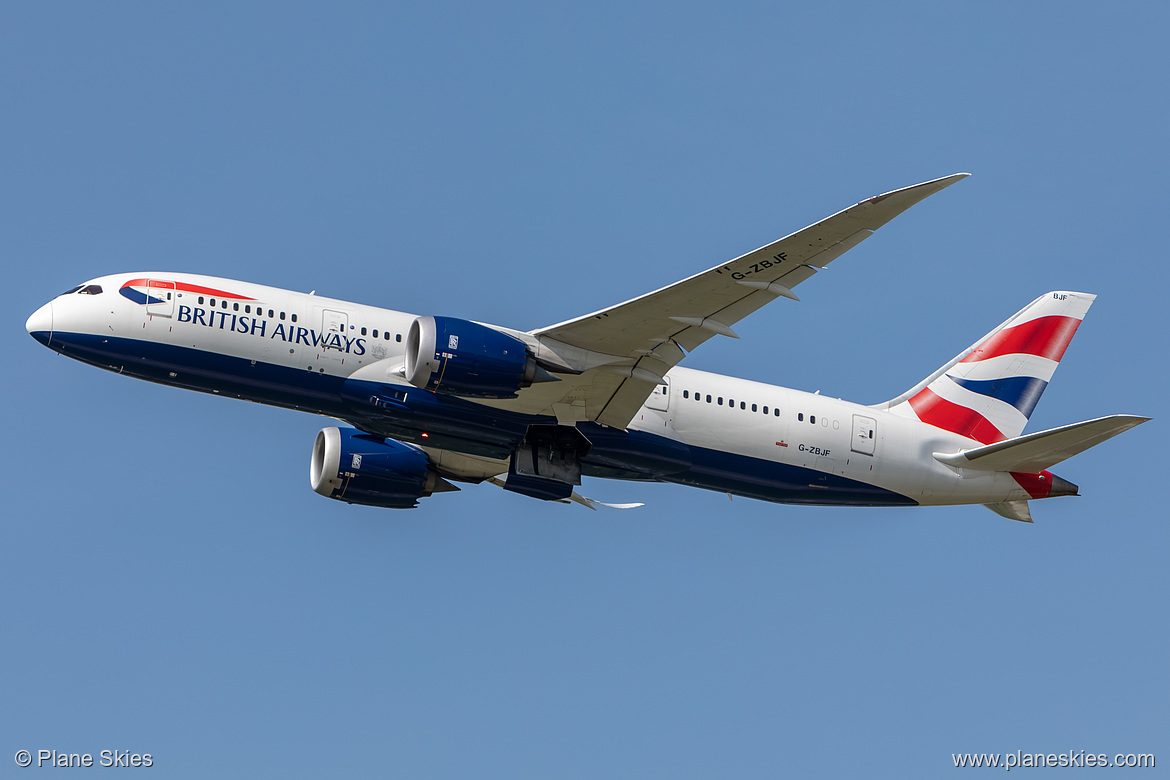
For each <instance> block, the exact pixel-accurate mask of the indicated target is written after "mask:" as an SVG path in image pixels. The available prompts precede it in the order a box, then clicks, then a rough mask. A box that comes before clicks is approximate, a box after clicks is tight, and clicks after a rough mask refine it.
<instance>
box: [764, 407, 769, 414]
mask: <svg viewBox="0 0 1170 780" xmlns="http://www.w3.org/2000/svg"><path fill="white" fill-rule="evenodd" d="M767 413H768V407H766V406H765V407H764V414H767Z"/></svg>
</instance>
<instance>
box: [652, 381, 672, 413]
mask: <svg viewBox="0 0 1170 780" xmlns="http://www.w3.org/2000/svg"><path fill="white" fill-rule="evenodd" d="M669 405H670V379H669V378H666V379H665V380H664V381H663V383H662V384H660V385H658V386H657V387H655V388H654V392H653V393H651V394H650V397H649V398H647V399H646V408H647V409H657V410H658V411H660V412H665V411H666V410H667V407H668V406H669Z"/></svg>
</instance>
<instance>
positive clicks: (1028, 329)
mask: <svg viewBox="0 0 1170 780" xmlns="http://www.w3.org/2000/svg"><path fill="white" fill-rule="evenodd" d="M1080 324H1081V321H1080V320H1078V319H1076V318H1075V317H1061V316H1052V317H1037V318H1036V319H1034V320H1029V321H1028V322H1024V323H1021V324H1019V325H1016V326H1015V327H1011V328H1004V329H1003V330H1001V331H999V332H998V333H996V334H995V335H993V336H992V337H991V338H989V339H988V340H987V341H985V342H983V343H982V344H980V345H979V346H978V347H976V348H975V350H974V351H973V352H972V353H971V354H970V355H968V356H967V357H965V358H963V359H962V360H961V361H960V362H962V363H973V362H975V361H977V360H987V359H988V358H993V357H999V356H1000V355H1016V354H1024V355H1036V356H1037V357H1044V358H1048V359H1049V360H1055V361H1056V362H1058V363H1059V362H1060V359H1061V358H1062V357H1064V351H1065V350H1066V349H1068V343H1069V342H1070V341H1072V337H1073V334H1075V333H1076V332H1077V328H1078V327H1079V326H1080Z"/></svg>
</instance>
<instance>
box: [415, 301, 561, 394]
mask: <svg viewBox="0 0 1170 780" xmlns="http://www.w3.org/2000/svg"><path fill="white" fill-rule="evenodd" d="M556 379H557V378H556V377H554V376H553V375H552V374H550V373H548V372H547V371H545V370H544V369H543V368H541V367H540V366H538V365H537V364H536V359H535V358H534V357H532V355H531V354H529V352H528V348H527V347H526V346H525V345H524V343H523V342H521V341H520V340H518V339H515V338H513V337H511V336H509V335H508V334H506V333H501V332H500V331H498V330H495V329H494V328H489V327H487V326H486V325H479V324H476V323H474V322H468V321H467V320H460V319H455V318H454V317H418V318H417V319H415V321H414V322H412V323H411V324H410V330H409V331H408V332H407V335H406V380H407V381H408V382H410V383H411V384H412V385H414V386H415V387H421V388H422V389H423V390H431V391H433V392H435V393H441V394H444V395H454V396H462V397H464V398H515V397H516V395H517V393H518V392H519V391H520V390H522V389H524V388H525V387H528V386H530V385H531V384H532V383H533V382H552V381H556Z"/></svg>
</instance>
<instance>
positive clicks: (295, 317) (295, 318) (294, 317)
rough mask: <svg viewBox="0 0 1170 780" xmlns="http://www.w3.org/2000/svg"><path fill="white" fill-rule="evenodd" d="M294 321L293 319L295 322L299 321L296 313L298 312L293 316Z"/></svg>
mask: <svg viewBox="0 0 1170 780" xmlns="http://www.w3.org/2000/svg"><path fill="white" fill-rule="evenodd" d="M292 321H293V322H296V321H297V315H296V314H294V315H293V316H292Z"/></svg>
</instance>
